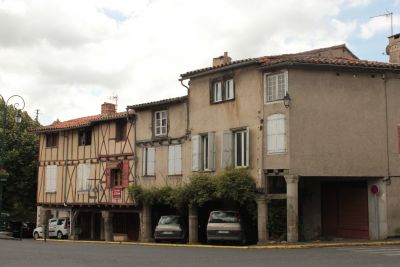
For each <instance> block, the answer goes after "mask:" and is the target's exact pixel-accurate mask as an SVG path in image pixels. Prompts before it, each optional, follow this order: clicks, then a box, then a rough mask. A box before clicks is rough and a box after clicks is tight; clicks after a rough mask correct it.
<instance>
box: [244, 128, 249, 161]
mask: <svg viewBox="0 0 400 267" xmlns="http://www.w3.org/2000/svg"><path fill="white" fill-rule="evenodd" d="M244 141H245V142H246V151H245V153H246V161H244V165H245V166H249V164H250V160H249V156H250V128H249V127H247V128H246V139H245V140H244Z"/></svg>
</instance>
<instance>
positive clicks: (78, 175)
mask: <svg viewBox="0 0 400 267" xmlns="http://www.w3.org/2000/svg"><path fill="white" fill-rule="evenodd" d="M76 180H77V184H76V186H77V189H78V190H82V189H83V185H82V182H83V181H82V180H83V164H79V165H78V170H77V172H76Z"/></svg>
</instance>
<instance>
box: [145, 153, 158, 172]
mask: <svg viewBox="0 0 400 267" xmlns="http://www.w3.org/2000/svg"><path fill="white" fill-rule="evenodd" d="M155 152H156V151H155V148H154V147H149V148H147V164H148V166H147V175H155V165H156V157H155Z"/></svg>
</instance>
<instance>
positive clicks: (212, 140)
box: [207, 132, 215, 171]
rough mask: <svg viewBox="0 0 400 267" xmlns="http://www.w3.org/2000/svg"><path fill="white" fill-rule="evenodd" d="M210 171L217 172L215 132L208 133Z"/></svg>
mask: <svg viewBox="0 0 400 267" xmlns="http://www.w3.org/2000/svg"><path fill="white" fill-rule="evenodd" d="M207 149H208V169H209V170H210V171H214V170H215V132H209V133H208V148H207Z"/></svg>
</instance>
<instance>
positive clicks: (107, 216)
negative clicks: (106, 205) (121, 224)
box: [101, 210, 113, 241]
mask: <svg viewBox="0 0 400 267" xmlns="http://www.w3.org/2000/svg"><path fill="white" fill-rule="evenodd" d="M101 215H102V217H103V221H104V239H105V241H113V225H112V217H113V216H112V215H113V214H112V213H111V212H109V211H108V210H107V211H106V210H104V211H102V212H101Z"/></svg>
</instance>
